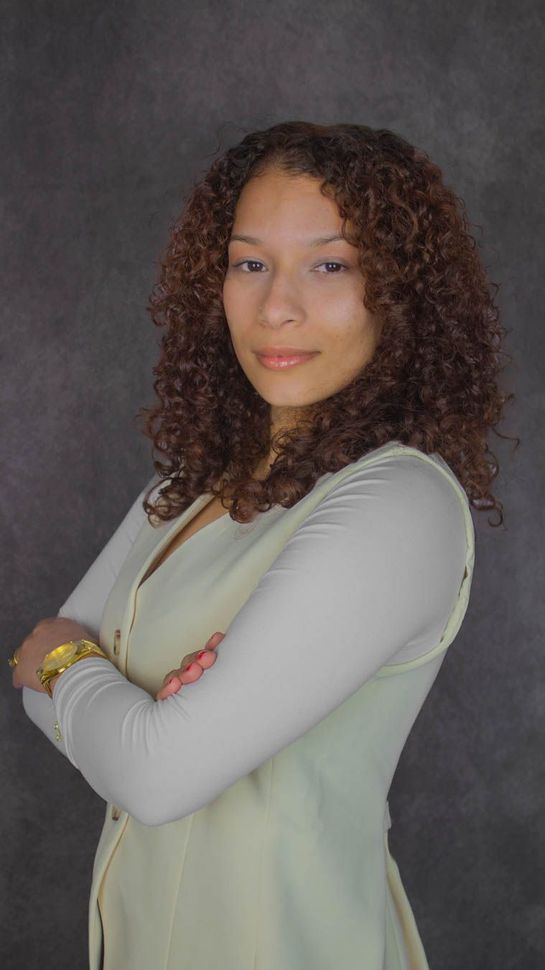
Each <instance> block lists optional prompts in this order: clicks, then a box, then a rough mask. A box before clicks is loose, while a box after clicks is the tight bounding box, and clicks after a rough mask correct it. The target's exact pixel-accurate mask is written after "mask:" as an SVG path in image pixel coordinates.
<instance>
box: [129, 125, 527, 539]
mask: <svg viewBox="0 0 545 970" xmlns="http://www.w3.org/2000/svg"><path fill="white" fill-rule="evenodd" d="M269 166H275V167H277V168H278V167H279V168H281V170H282V171H284V172H286V173H287V174H293V175H309V176H313V177H315V178H319V179H320V180H321V185H320V188H321V191H322V193H323V194H324V195H328V196H329V197H331V198H333V199H334V200H335V201H336V203H337V206H338V210H339V214H340V217H341V219H342V220H343V232H344V233H345V236H346V238H347V239H348V241H349V242H351V243H352V244H353V245H356V246H358V248H359V252H360V257H359V258H360V268H361V270H362V273H363V276H364V278H365V298H364V304H365V306H366V307H367V309H368V310H369V311H370V312H371V313H374V314H377V316H378V319H379V320H381V322H382V327H381V335H380V338H379V343H378V345H377V347H376V350H375V353H374V355H373V357H372V359H371V361H369V362H368V363H367V364H366V365H365V366H364V367H363V368H362V370H361V371H360V373H359V374H358V376H357V377H356V379H355V380H353V381H352V382H351V383H350V385H349V386H348V387H345V388H343V389H342V390H340V391H339V392H338V393H336V394H333V395H332V396H330V397H329V398H328V399H326V400H324V401H320V402H318V403H317V404H314V405H312V406H311V407H308V408H306V409H305V421H304V422H299V424H298V427H297V429H293V428H292V429H290V430H286V429H284V430H282V431H281V432H279V433H277V434H276V435H275V436H274V438H272V439H271V431H270V405H269V404H268V403H267V402H266V401H265V400H263V398H262V397H261V396H260V395H259V394H258V392H257V391H256V390H255V388H254V387H253V386H252V384H251V383H250V382H249V381H248V379H247V377H246V376H245V374H244V372H243V370H242V368H241V367H240V364H239V362H238V360H237V358H236V356H235V353H234V350H233V346H232V343H231V338H230V333H229V329H228V325H227V320H226V317H225V313H224V308H223V300H222V287H223V280H224V276H225V273H226V270H227V264H228V257H227V246H228V241H229V237H230V233H231V229H232V226H233V222H234V217H235V207H236V204H237V200H238V198H239V195H240V193H241V190H242V188H243V186H244V185H245V183H246V182H247V181H248V180H249V179H250V178H252V176H254V175H257V174H260V173H261V172H263V171H264V170H265V169H267V168H268V167H269ZM347 223H350V235H349V233H348V230H347V228H346V227H347ZM497 289H498V286H497V284H495V283H491V282H490V281H489V280H488V279H487V276H486V273H485V270H484V268H483V265H482V263H481V260H480V258H479V255H478V252H477V244H476V242H475V239H474V238H473V236H472V235H471V233H470V231H469V223H468V220H467V218H466V215H465V206H464V203H463V201H462V200H461V199H460V198H459V197H458V196H457V195H455V193H454V192H453V191H452V190H451V189H450V188H448V187H447V186H446V185H445V184H444V182H443V177H442V172H441V169H440V168H439V167H438V165H436V164H435V163H434V162H432V161H431V160H430V158H429V157H428V155H427V154H426V153H425V152H424V151H422V150H420V149H417V148H415V147H413V146H412V145H411V144H409V143H408V142H407V141H405V140H404V139H403V138H402V137H400V136H399V135H397V134H395V133H394V132H392V131H389V130H388V129H383V128H381V129H373V128H368V127H366V126H365V125H355V124H338V125H318V124H312V123H310V122H287V123H284V124H277V125H274V126H273V127H271V128H268V129H267V130H264V131H255V132H252V133H250V134H248V135H246V136H245V137H244V138H243V139H242V141H241V142H240V143H239V144H237V145H235V146H234V147H232V148H229V149H228V150H227V151H226V152H225V153H224V154H222V155H221V157H219V158H217V159H216V160H215V161H214V162H213V164H212V165H211V167H210V169H209V171H208V172H207V174H206V175H205V176H204V178H202V180H201V181H200V182H198V183H197V184H196V185H195V186H194V187H193V189H192V191H191V193H190V195H189V199H188V201H187V204H186V205H185V208H184V210H183V212H182V215H181V216H180V218H179V220H178V221H177V222H176V224H175V225H174V226H173V227H172V232H171V237H170V240H169V243H168V246H167V249H166V252H165V255H164V257H163V259H162V261H161V270H160V275H159V281H158V282H157V283H156V284H155V285H154V287H153V290H152V294H151V296H150V300H149V304H148V307H147V309H148V311H149V312H150V313H151V317H152V319H153V322H154V324H155V325H156V326H159V327H164V328H165V332H164V334H163V337H162V340H161V355H160V360H159V362H158V364H157V365H156V366H155V367H154V369H153V373H154V374H155V375H156V380H155V381H154V385H153V386H154V389H155V392H156V394H157V396H158V398H159V401H160V403H159V404H158V405H156V406H155V407H152V408H146V409H141V411H140V412H139V414H141V415H143V416H144V418H145V427H144V428H143V433H144V434H145V435H146V436H147V437H149V438H151V439H152V441H153V445H154V447H155V448H156V449H157V451H158V452H159V453H160V455H162V456H163V461H161V460H160V459H155V460H154V462H153V464H154V467H155V470H156V472H157V473H158V475H159V478H160V479H168V483H167V484H166V485H163V486H162V488H161V489H160V490H159V493H158V495H159V497H158V499H157V502H156V504H155V505H152V504H151V503H150V502H149V497H150V495H151V492H152V490H153V489H152V488H150V489H149V490H148V492H147V493H146V496H145V499H144V502H143V507H144V510H145V511H146V514H147V515H148V517H149V521H150V522H151V523H152V524H154V525H155V524H159V523H160V522H161V521H167V520H169V519H173V518H175V517H176V516H178V515H180V513H181V512H183V511H184V510H185V509H186V508H187V507H188V506H189V505H190V504H191V503H192V502H193V501H195V499H196V498H198V497H199V496H200V495H201V494H203V493H205V492H206V493H208V492H209V493H211V494H214V495H217V496H220V498H221V502H222V504H223V505H224V506H225V507H226V508H227V507H229V514H230V516H231V518H232V519H233V520H235V521H237V522H248V521H251V520H253V519H254V518H255V516H256V514H257V513H258V512H261V511H267V510H268V509H270V508H271V507H272V505H275V504H278V505H281V506H283V507H284V508H291V507H292V506H293V505H294V504H295V503H296V502H298V501H299V500H300V499H301V498H303V496H304V495H306V494H307V493H308V492H309V491H310V490H311V488H312V487H313V486H314V484H315V482H316V481H317V479H318V478H320V476H322V475H324V474H325V473H326V472H336V471H338V470H339V469H340V468H343V467H344V466H345V465H347V464H349V463H351V462H354V461H356V460H357V459H359V458H360V457H362V456H363V455H365V454H366V453H367V452H369V451H372V450H373V449H375V448H378V447H380V446H382V445H384V444H386V443H388V442H390V441H399V442H401V443H403V444H406V445H410V446H411V447H413V448H418V449H420V450H421V451H423V452H426V453H432V452H437V453H439V454H440V455H441V456H442V458H443V459H444V460H445V461H446V462H447V464H448V465H449V466H450V468H451V469H452V471H453V472H454V473H455V475H456V476H457V478H458V480H459V481H460V483H461V484H462V486H463V488H464V489H465V492H466V494H467V496H468V499H469V501H470V503H471V505H472V506H473V508H475V509H477V510H483V509H485V510H486V509H495V510H496V511H497V512H498V513H499V521H498V522H496V523H491V522H490V520H489V524H490V525H493V524H495V525H500V524H501V523H502V522H503V506H502V504H501V502H499V501H498V500H497V499H496V498H495V497H494V496H493V495H492V494H491V492H490V483H491V481H492V480H493V479H494V478H495V476H496V475H497V474H498V470H499V468H498V463H497V461H496V458H495V456H494V455H493V454H492V452H490V450H489V449H488V445H487V433H488V431H489V429H490V428H494V426H495V425H496V424H497V423H498V422H499V421H500V418H501V417H502V411H503V408H504V405H505V403H506V402H507V401H508V400H510V399H511V398H513V397H514V394H512V393H511V394H507V393H504V392H503V391H502V390H501V389H500V388H499V386H498V381H497V377H498V374H499V372H500V370H503V367H500V356H501V355H502V354H504V352H503V351H502V350H501V343H502V338H503V336H504V335H505V334H506V333H507V331H506V330H504V329H503V327H502V326H501V324H500V322H499V311H498V308H497V306H496V305H495V302H494V297H495V295H496V291H497ZM504 356H508V355H506V354H504ZM509 359H511V358H509ZM495 433H496V434H498V436H499V437H507V436H505V435H501V434H500V433H499V432H498V431H496V432H495ZM518 442H519V439H517V445H518ZM271 447H272V448H273V449H274V452H275V454H276V455H277V457H276V460H275V461H274V463H273V464H272V466H271V468H270V470H269V472H268V474H267V477H265V478H263V479H261V480H258V479H256V478H254V477H253V473H254V471H255V469H256V465H257V464H259V462H260V460H262V459H263V458H264V457H265V456H267V455H269V453H270V452H271ZM154 487H156V486H154ZM227 496H229V504H228V505H227V504H226V502H225V500H226V498H227Z"/></svg>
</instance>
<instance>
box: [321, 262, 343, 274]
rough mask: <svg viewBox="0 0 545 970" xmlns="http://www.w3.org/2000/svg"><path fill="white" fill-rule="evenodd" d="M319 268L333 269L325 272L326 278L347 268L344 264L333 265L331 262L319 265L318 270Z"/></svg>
mask: <svg viewBox="0 0 545 970" xmlns="http://www.w3.org/2000/svg"><path fill="white" fill-rule="evenodd" d="M320 266H328V267H332V266H333V267H334V269H333V271H332V272H330V271H329V269H328V270H327V271H325V275H326V276H332V275H333V274H334V273H337V272H339V270H343V269H348V267H347V266H345V265H344V263H334V262H332V261H331V260H328V261H327V262H326V263H320V264H319V266H318V269H319V268H320Z"/></svg>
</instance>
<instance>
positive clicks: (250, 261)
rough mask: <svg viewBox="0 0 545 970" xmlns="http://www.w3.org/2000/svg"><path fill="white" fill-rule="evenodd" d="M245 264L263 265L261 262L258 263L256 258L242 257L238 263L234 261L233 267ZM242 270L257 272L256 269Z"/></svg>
mask: <svg viewBox="0 0 545 970" xmlns="http://www.w3.org/2000/svg"><path fill="white" fill-rule="evenodd" d="M246 264H248V266H249V267H250V266H263V263H260V262H259V260H258V259H242V260H241V261H240V263H235V267H236V268H237V269H238V268H239V267H240V268H242V267H243V266H245V265H246ZM243 272H245V273H254V272H259V270H257V271H256V270H254V269H245V270H243Z"/></svg>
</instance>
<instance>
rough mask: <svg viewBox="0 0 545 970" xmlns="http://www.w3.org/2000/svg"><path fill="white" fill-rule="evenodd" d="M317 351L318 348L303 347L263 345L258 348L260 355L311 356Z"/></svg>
mask: <svg viewBox="0 0 545 970" xmlns="http://www.w3.org/2000/svg"><path fill="white" fill-rule="evenodd" d="M316 353H318V351H317V350H305V349H303V348H301V347H263V348H262V349H261V350H256V354H257V355H258V357H309V356H312V355H313V354H316Z"/></svg>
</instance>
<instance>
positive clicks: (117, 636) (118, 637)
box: [114, 630, 121, 657]
mask: <svg viewBox="0 0 545 970" xmlns="http://www.w3.org/2000/svg"><path fill="white" fill-rule="evenodd" d="M120 643H121V630H116V631H115V633H114V654H115V656H116V657H117V656H118V654H119V647H120Z"/></svg>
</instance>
